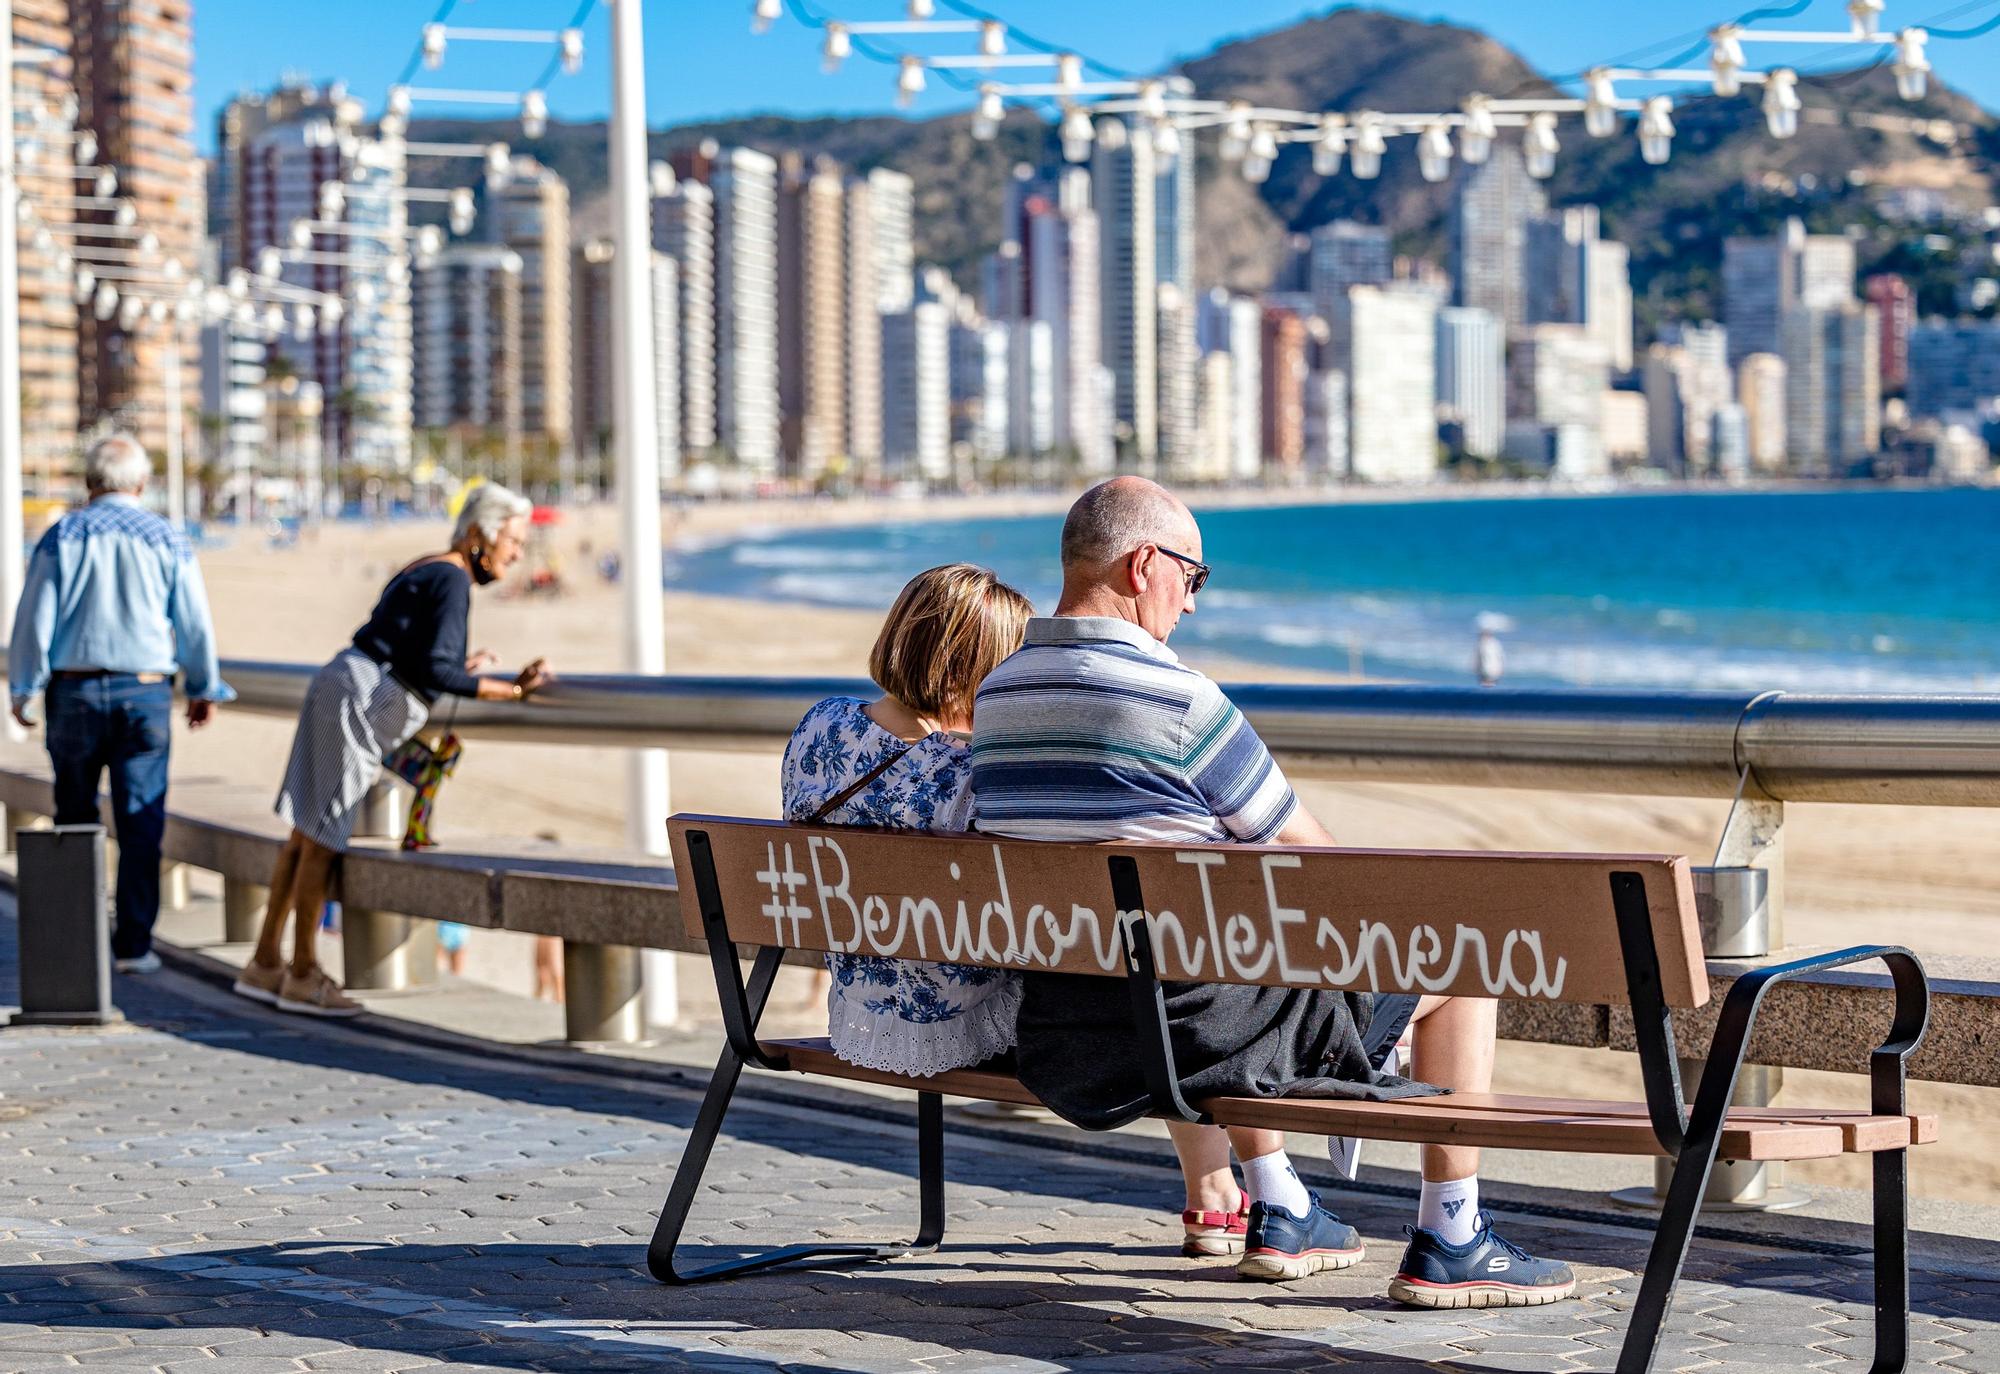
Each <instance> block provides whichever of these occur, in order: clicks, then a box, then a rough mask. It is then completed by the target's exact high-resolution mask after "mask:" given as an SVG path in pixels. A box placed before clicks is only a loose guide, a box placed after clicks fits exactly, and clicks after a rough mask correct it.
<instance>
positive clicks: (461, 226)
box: [451, 186, 477, 236]
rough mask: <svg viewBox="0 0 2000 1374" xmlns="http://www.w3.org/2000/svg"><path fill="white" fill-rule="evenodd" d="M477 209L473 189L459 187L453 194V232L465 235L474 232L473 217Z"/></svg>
mask: <svg viewBox="0 0 2000 1374" xmlns="http://www.w3.org/2000/svg"><path fill="white" fill-rule="evenodd" d="M476 213H477V208H476V207H475V206H474V205H473V203H472V188H471V187H470V186H457V187H454V188H452V193H451V232H452V233H454V234H458V235H461V236H463V235H465V234H469V233H471V232H472V223H473V217H474V215H475V214H476Z"/></svg>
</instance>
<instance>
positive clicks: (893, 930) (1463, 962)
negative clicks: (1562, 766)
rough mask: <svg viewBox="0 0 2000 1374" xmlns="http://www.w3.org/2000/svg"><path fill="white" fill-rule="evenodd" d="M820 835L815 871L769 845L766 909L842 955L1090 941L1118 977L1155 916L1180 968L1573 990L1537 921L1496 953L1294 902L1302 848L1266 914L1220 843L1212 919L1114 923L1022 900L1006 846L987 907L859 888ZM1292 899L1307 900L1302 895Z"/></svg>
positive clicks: (975, 956) (1539, 993) (1373, 983)
mask: <svg viewBox="0 0 2000 1374" xmlns="http://www.w3.org/2000/svg"><path fill="white" fill-rule="evenodd" d="M806 845H807V856H806V858H807V862H806V871H801V869H800V868H799V866H798V864H797V862H796V860H795V859H794V855H793V845H792V842H791V841H789V840H788V841H784V842H782V843H779V842H775V841H772V842H767V843H766V845H765V866H764V868H763V870H762V871H760V872H758V873H757V874H756V881H757V882H758V884H759V885H761V886H762V887H763V888H764V889H765V890H766V892H767V893H768V894H769V899H768V900H767V901H766V902H765V903H764V905H763V906H762V908H761V912H762V914H763V915H764V916H766V917H768V918H769V919H770V920H771V921H772V923H773V926H774V930H775V936H776V939H777V942H778V943H779V944H781V945H786V946H791V947H798V946H802V945H804V944H805V938H804V933H805V930H806V928H807V923H818V924H819V926H820V928H821V933H822V936H823V942H824V945H825V947H826V948H828V949H831V950H834V951H836V952H840V953H859V952H863V951H865V952H867V953H871V954H876V955H884V956H891V957H904V958H911V957H914V958H918V959H928V960H936V961H940V962H947V963H949V962H979V963H986V964H1003V965H1009V966H1015V967H1020V968H1058V967H1061V966H1062V965H1063V963H1064V962H1065V956H1066V955H1067V954H1068V953H1069V952H1070V951H1071V950H1083V951H1085V952H1087V953H1088V955H1089V956H1090V958H1092V959H1094V960H1095V962H1096V965H1097V967H1098V968H1100V969H1102V970H1103V971H1104V972H1107V973H1109V972H1112V971H1113V970H1115V969H1117V968H1118V967H1119V963H1120V960H1121V959H1122V958H1123V957H1124V953H1123V941H1122V939H1121V936H1120V931H1121V928H1122V927H1123V926H1125V925H1127V924H1129V923H1131V922H1132V921H1134V920H1137V919H1141V918H1142V917H1143V919H1144V920H1145V922H1146V926H1147V929H1148V932H1149V933H1150V935H1151V937H1152V942H1153V948H1154V949H1155V950H1156V951H1158V952H1159V954H1160V956H1161V958H1162V963H1163V965H1164V966H1165V968H1164V969H1163V971H1165V972H1167V973H1168V974H1169V976H1173V973H1174V970H1176V969H1184V970H1186V971H1187V974H1188V975H1194V976H1201V975H1212V976H1214V977H1217V978H1234V979H1243V980H1261V979H1266V978H1271V977H1273V976H1274V975H1275V977H1276V978H1278V979H1281V980H1282V981H1284V982H1285V983H1288V984H1293V985H1297V986H1308V987H1309V986H1313V985H1324V986H1331V987H1373V988H1376V989H1380V990H1384V991H1403V992H1436V991H1440V990H1442V989H1444V988H1447V987H1450V986H1451V985H1453V984H1454V983H1455V982H1457V981H1458V979H1459V978H1460V977H1461V975H1462V974H1464V973H1466V972H1468V971H1469V972H1471V973H1474V974H1476V976H1477V977H1478V978H1479V979H1480V981H1481V982H1482V983H1484V985H1485V987H1486V990H1487V992H1488V993H1490V994H1492V995H1494V996H1501V995H1512V996H1516V997H1546V998H1559V997H1560V996H1561V995H1562V987H1563V976H1564V974H1565V972H1566V970H1567V967H1568V962H1567V960H1565V959H1563V958H1560V957H1558V958H1557V959H1556V960H1555V962H1554V966H1553V968H1551V967H1550V966H1549V964H1548V961H1547V959H1546V958H1545V956H1544V953H1543V949H1542V935H1541V932H1539V931H1535V930H1527V929H1521V928H1514V929H1510V930H1507V931H1506V932H1505V933H1504V934H1500V933H1499V932H1495V934H1496V935H1497V937H1498V942H1499V950H1498V952H1497V954H1496V953H1495V952H1494V951H1493V949H1492V948H1491V947H1490V946H1489V944H1488V939H1487V932H1486V931H1484V930H1481V929H1479V928H1478V927H1476V926H1468V925H1464V924H1461V923H1459V922H1456V921H1454V922H1451V923H1450V927H1449V928H1450V930H1451V934H1450V935H1449V936H1448V937H1447V936H1445V935H1442V934H1440V933H1439V927H1437V926H1434V925H1430V924H1423V923H1419V924H1416V925H1407V926H1405V927H1404V928H1403V929H1404V934H1403V936H1402V938H1401V942H1400V943H1399V938H1398V931H1397V929H1396V928H1393V927H1391V926H1388V925H1385V924H1383V923H1381V922H1377V921H1371V920H1369V919H1367V918H1366V917H1361V918H1355V919H1352V920H1351V921H1350V922H1343V921H1342V920H1341V919H1340V918H1338V917H1336V916H1334V915H1330V914H1328V915H1315V914H1313V913H1310V912H1308V911H1307V910H1306V909H1305V908H1304V907H1300V906H1288V905H1286V895H1284V894H1281V892H1280V884H1281V883H1282V882H1284V880H1285V874H1286V871H1287V870H1289V869H1297V868H1298V867H1299V866H1300V861H1299V858H1298V856H1297V855H1292V854H1268V853H1262V854H1257V855H1255V856H1254V858H1253V859H1252V860H1251V861H1253V862H1255V863H1257V864H1258V865H1260V866H1261V870H1262V880H1263V883H1262V885H1263V891H1264V897H1265V905H1264V910H1263V911H1262V912H1260V913H1256V914H1255V915H1252V914H1247V913H1244V912H1234V913H1231V914H1228V915H1224V914H1222V913H1221V912H1218V911H1217V910H1216V906H1215V895H1214V888H1213V885H1212V883H1211V880H1210V871H1211V870H1212V869H1218V868H1221V867H1222V866H1223V865H1225V864H1227V863H1228V862H1229V861H1230V860H1229V858H1228V856H1226V855H1224V854H1221V853H1217V852H1215V851H1213V850H1196V851H1190V852H1186V853H1180V854H1177V855H1175V858H1176V859H1177V860H1178V861H1179V862H1181V863H1183V864H1188V865H1191V866H1192V867H1193V868H1194V869H1195V872H1196V876H1197V877H1198V879H1199V883H1200V891H1201V906H1202V910H1201V912H1200V913H1199V915H1197V916H1192V917H1185V918H1184V917H1183V916H1181V915H1178V914H1176V913H1175V912H1173V911H1170V910H1160V911H1149V912H1144V913H1138V912H1129V911H1119V912H1116V913H1114V915H1113V917H1112V919H1111V920H1110V921H1106V920H1104V919H1103V918H1102V917H1100V915H1099V914H1098V913H1097V912H1096V911H1095V910H1093V909H1092V908H1090V907H1088V906H1084V905H1082V904H1081V903H1078V902H1074V901H1067V902H1066V901H1062V900H1060V899H1058V900H1057V901H1055V902H1040V901H1037V902H1031V903H1027V904H1026V906H1025V912H1022V911H1019V910H1017V908H1016V905H1015V902H1014V899H1013V895H1012V890H1011V889H1010V888H1009V886H1008V881H1007V870H1006V862H1005V859H1004V858H1003V856H1002V854H1001V850H1000V847H999V846H998V845H995V846H993V847H992V849H991V853H992V858H993V871H992V873H991V875H990V877H989V876H988V875H980V881H979V883H978V886H979V887H980V888H981V889H982V890H987V891H992V890H996V889H997V891H998V893H999V896H998V897H997V898H995V899H993V900H990V901H985V902H981V903H980V904H979V905H978V908H977V909H976V910H974V909H972V908H970V907H968V905H967V904H966V902H965V900H964V899H963V898H962V897H957V898H954V897H951V896H949V895H946V896H942V897H940V896H935V895H923V896H913V895H909V894H891V893H874V892H870V893H859V892H855V891H853V890H852V887H853V874H852V871H851V869H850V867H849V864H848V860H847V855H846V853H845V851H843V850H842V848H841V846H840V843H839V842H838V841H837V840H835V839H834V838H832V837H830V836H826V835H812V836H809V837H807V840H806ZM950 871H951V876H952V879H953V880H954V881H960V880H961V879H962V877H963V875H962V874H961V872H960V867H959V865H958V864H956V863H954V864H952V865H951V866H950ZM1291 898H1292V900H1298V899H1299V898H1298V897H1297V895H1296V894H1291ZM1294 929H1298V930H1303V931H1305V932H1306V933H1307V935H1308V943H1309V944H1310V946H1311V947H1312V948H1313V949H1314V950H1315V951H1316V952H1317V958H1318V962H1317V964H1316V965H1307V966H1304V967H1301V966H1300V965H1298V964H1296V963H1294V962H1293V958H1292V956H1293V954H1294V952H1295V949H1294V947H1293V941H1292V938H1291V935H1290V932H1291V931H1292V930H1294ZM1070 962H1071V963H1072V966H1074V961H1070ZM1524 969H1525V970H1527V971H1528V976H1527V977H1526V978H1525V979H1524V978H1523V977H1522V972H1523V970H1524Z"/></svg>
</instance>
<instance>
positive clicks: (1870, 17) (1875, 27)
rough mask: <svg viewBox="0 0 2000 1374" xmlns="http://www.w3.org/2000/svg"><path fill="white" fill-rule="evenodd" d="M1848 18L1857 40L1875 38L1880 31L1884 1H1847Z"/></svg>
mask: <svg viewBox="0 0 2000 1374" xmlns="http://www.w3.org/2000/svg"><path fill="white" fill-rule="evenodd" d="M1847 17H1848V18H1849V19H1851V20H1853V21H1854V36H1855V37H1856V38H1873V37H1875V35H1876V34H1877V33H1878V32H1879V31H1880V23H1881V19H1882V0H1847Z"/></svg>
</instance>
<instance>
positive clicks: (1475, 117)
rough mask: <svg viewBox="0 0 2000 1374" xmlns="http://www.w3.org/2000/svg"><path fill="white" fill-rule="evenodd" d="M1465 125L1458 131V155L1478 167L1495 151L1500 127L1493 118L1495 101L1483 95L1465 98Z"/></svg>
mask: <svg viewBox="0 0 2000 1374" xmlns="http://www.w3.org/2000/svg"><path fill="white" fill-rule="evenodd" d="M1464 108H1465V125H1464V127H1463V128H1461V129H1460V130H1459V131H1458V156H1459V159H1460V160H1461V161H1463V162H1464V163H1466V164H1467V165H1468V166H1472V167H1477V166H1478V165H1479V164H1480V163H1482V162H1484V161H1486V158H1487V155H1488V154H1489V153H1491V152H1492V151H1493V140H1494V139H1495V138H1497V137H1499V134H1500V129H1499V126H1498V124H1496V123H1495V122H1494V119H1493V102H1492V101H1491V100H1489V99H1488V98H1487V97H1485V96H1483V95H1469V96H1467V97H1466V98H1465V107H1464Z"/></svg>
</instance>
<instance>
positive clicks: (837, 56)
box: [819, 19, 854, 76]
mask: <svg viewBox="0 0 2000 1374" xmlns="http://www.w3.org/2000/svg"><path fill="white" fill-rule="evenodd" d="M853 51H854V40H853V38H851V37H850V36H849V35H848V32H847V25H845V24H843V23H841V22H840V21H839V20H837V19H836V20H833V21H830V22H829V23H828V24H827V26H826V37H825V38H824V39H823V40H821V42H820V45H819V69H820V70H821V71H823V72H825V73H826V74H827V75H828V76H832V75H833V74H834V73H835V72H837V71H839V70H840V64H841V63H842V62H844V61H846V60H847V58H848V56H849V55H850V54H851V53H853Z"/></svg>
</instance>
